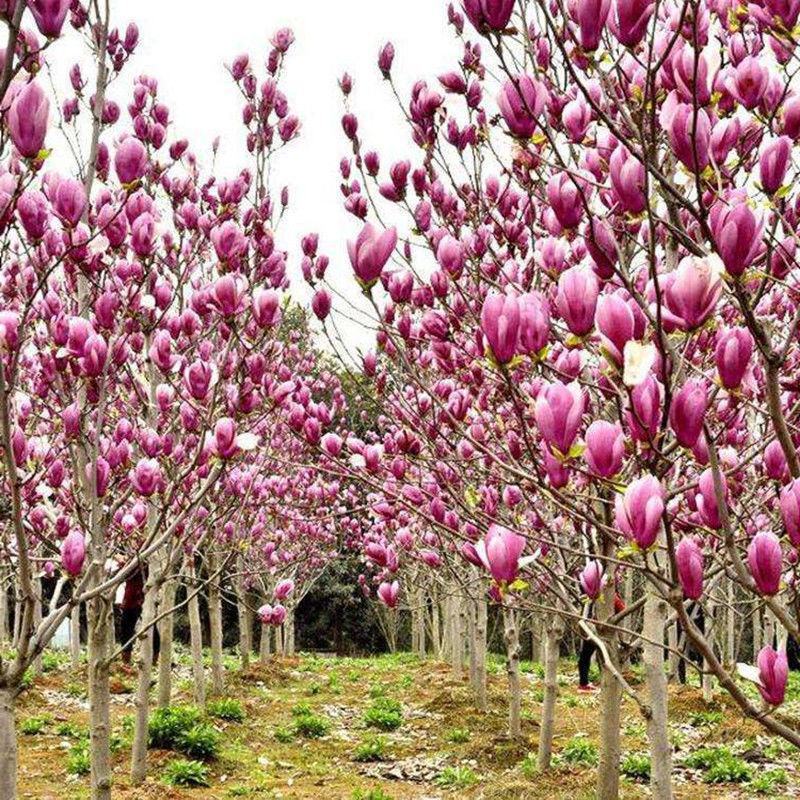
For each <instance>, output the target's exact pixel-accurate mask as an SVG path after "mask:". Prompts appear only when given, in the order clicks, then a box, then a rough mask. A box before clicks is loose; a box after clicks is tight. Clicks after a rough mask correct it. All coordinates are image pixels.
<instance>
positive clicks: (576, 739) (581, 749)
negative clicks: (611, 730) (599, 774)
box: [560, 735, 598, 767]
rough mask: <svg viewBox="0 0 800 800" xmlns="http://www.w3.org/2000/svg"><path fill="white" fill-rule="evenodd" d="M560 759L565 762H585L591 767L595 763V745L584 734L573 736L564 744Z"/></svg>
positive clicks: (596, 757)
mask: <svg viewBox="0 0 800 800" xmlns="http://www.w3.org/2000/svg"><path fill="white" fill-rule="evenodd" d="M560 757H561V760H562V761H564V762H565V763H567V764H586V765H587V766H590V767H593V766H595V765H596V764H597V760H598V756H597V745H596V744H594V742H590V741H589V740H588V739H587V738H586V737H585V736H582V735H578V736H573V737H572V738H571V739H570V740H569V741H568V742H567V743H566V745H564V749H563V750H562V751H561V753H560Z"/></svg>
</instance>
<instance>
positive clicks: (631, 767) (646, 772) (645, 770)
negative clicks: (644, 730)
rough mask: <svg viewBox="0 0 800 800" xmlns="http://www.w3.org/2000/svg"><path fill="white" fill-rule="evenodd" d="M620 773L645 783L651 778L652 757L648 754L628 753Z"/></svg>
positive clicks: (623, 759)
mask: <svg viewBox="0 0 800 800" xmlns="http://www.w3.org/2000/svg"><path fill="white" fill-rule="evenodd" d="M620 771H621V772H622V774H623V775H626V776H627V777H628V778H632V779H633V780H637V781H645V780H647V779H648V778H649V777H650V756H648V755H647V754H646V753H626V754H625V755H624V756H623V758H622V761H621V763H620Z"/></svg>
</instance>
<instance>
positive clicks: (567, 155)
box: [306, 0, 800, 798]
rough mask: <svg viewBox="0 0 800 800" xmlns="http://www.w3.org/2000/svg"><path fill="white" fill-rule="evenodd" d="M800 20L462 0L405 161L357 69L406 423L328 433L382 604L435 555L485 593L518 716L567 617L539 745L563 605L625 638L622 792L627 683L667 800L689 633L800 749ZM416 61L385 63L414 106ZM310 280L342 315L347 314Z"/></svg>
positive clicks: (394, 383) (411, 109) (708, 678)
mask: <svg viewBox="0 0 800 800" xmlns="http://www.w3.org/2000/svg"><path fill="white" fill-rule="evenodd" d="M798 11H800V9H798V8H795V7H793V6H789V5H785V4H780V3H776V2H772V0H766V2H764V3H762V4H751V5H749V6H747V7H744V6H737V5H735V4H730V3H724V2H693V3H688V2H680V0H678V1H677V2H664V3H657V4H656V3H649V2H646V0H642V2H637V1H636V0H633V1H630V0H613V2H612V0H575V1H574V2H570V3H568V4H566V5H562V4H559V3H556V2H534V1H533V0H520V1H519V2H514V0H465V2H464V4H463V8H455V7H453V6H450V7H449V9H448V20H449V23H450V25H451V26H452V28H453V29H454V31H455V33H456V35H457V36H458V37H459V39H460V41H461V43H462V46H463V49H462V51H461V54H460V57H459V58H458V60H457V62H456V63H454V65H453V69H452V70H451V71H449V72H447V73H445V74H442V75H440V76H438V78H437V80H436V81H435V82H426V81H423V80H420V81H418V82H417V83H416V84H414V86H413V88H412V90H411V94H410V98H409V99H407V100H400V103H401V110H402V114H403V116H404V118H405V121H406V123H407V125H408V127H409V133H410V138H411V140H412V142H413V145H414V146H415V147H416V148H417V150H418V155H417V157H416V158H415V159H414V160H413V161H412V160H398V161H395V162H394V163H391V164H390V165H388V168H387V166H386V165H385V164H383V163H382V160H381V157H380V155H379V153H378V152H377V151H376V150H371V149H369V148H368V143H366V142H363V141H362V138H361V135H360V131H359V120H358V117H357V113H356V111H357V106H355V105H353V106H352V108H351V103H353V102H354V101H353V99H352V94H351V93H352V90H353V83H352V80H351V79H350V78H349V76H344V77H343V78H342V80H341V82H340V85H341V88H342V91H343V94H344V97H345V101H346V104H347V106H348V108H347V111H346V113H345V116H344V117H343V119H342V127H343V130H344V133H345V135H346V137H347V139H348V140H349V142H350V144H351V146H352V156H351V157H348V158H345V159H344V160H343V161H342V163H341V167H340V170H341V176H342V191H343V193H344V195H345V208H346V209H347V211H348V212H350V213H351V214H352V215H353V216H355V217H356V218H357V220H359V223H360V224H361V225H362V228H361V230H360V233H359V234H358V236H357V238H356V239H354V240H353V241H352V242H351V243H350V246H349V257H350V261H351V264H352V268H353V271H354V274H355V278H356V280H357V282H358V285H359V286H360V288H361V290H362V291H363V293H364V295H366V298H367V302H368V303H369V305H370V307H371V308H372V310H373V312H374V314H373V320H372V324H373V325H377V327H378V333H377V337H376V351H375V352H372V353H369V354H367V356H366V357H365V358H364V365H363V369H364V373H365V374H367V375H368V376H371V377H372V378H373V381H374V395H375V402H376V403H378V404H379V407H380V412H379V416H378V418H377V424H376V425H375V428H374V430H373V431H371V432H368V433H366V434H363V433H360V434H359V435H355V434H354V433H352V432H348V431H342V430H330V431H329V432H327V433H326V434H325V435H324V436H323V437H322V440H321V445H322V448H323V450H324V451H325V452H326V454H328V455H329V456H330V457H331V458H332V459H336V461H337V463H338V465H339V469H340V470H341V471H342V474H346V475H348V476H349V477H350V478H355V479H357V480H359V481H361V483H362V484H363V485H364V486H365V487H367V490H368V492H369V493H370V494H369V497H370V503H371V507H372V509H373V511H374V513H375V514H376V524H375V525H374V526H373V530H372V533H371V534H370V536H369V537H368V539H367V541H366V542H365V544H364V548H365V555H366V557H367V558H368V559H369V560H370V561H371V562H372V563H374V564H376V565H377V566H378V567H379V568H380V570H382V572H380V573H378V575H377V578H376V580H378V581H379V582H380V585H379V591H378V594H379V596H380V597H381V599H382V600H383V601H384V603H386V604H387V605H389V606H394V605H396V604H397V603H398V601H399V598H402V597H403V595H404V594H407V595H408V602H407V605H410V606H412V607H413V606H414V602H413V600H412V599H411V588H412V585H413V583H414V581H415V580H416V578H415V576H416V575H418V574H419V570H420V569H421V568H422V567H421V566H420V565H424V569H425V570H429V571H434V572H436V573H438V575H439V576H440V579H441V580H442V581H445V582H446V583H447V584H448V585H449V586H451V587H452V591H454V592H456V593H467V594H468V596H470V597H472V598H474V599H475V600H477V601H478V604H480V602H481V600H482V599H483V598H485V596H486V591H485V590H486V587H487V582H488V592H489V596H490V597H491V599H492V601H494V602H495V603H497V604H498V605H499V606H500V607H501V609H502V614H503V618H504V621H505V634H506V643H507V649H508V664H509V667H508V668H509V679H510V687H511V695H512V701H511V715H510V727H511V732H512V734H516V733H518V732H519V730H520V727H519V726H520V723H519V720H520V715H519V674H518V666H517V661H518V658H519V621H520V613H521V612H523V611H530V610H535V611H536V612H537V614H538V615H539V616H540V617H541V618H543V619H544V620H545V622H546V630H547V636H546V641H547V643H548V644H549V648H548V650H549V654H548V658H547V662H548V666H547V675H546V687H547V688H546V692H545V703H544V711H543V722H542V730H541V741H540V753H539V756H540V759H539V763H540V765H541V766H546V765H547V764H548V762H549V748H550V742H549V737H551V736H552V710H553V700H554V698H555V692H556V681H555V668H556V660H557V656H558V643H559V638H560V631H561V628H562V627H563V621H564V620H569V621H571V622H572V623H574V624H575V625H577V626H578V628H579V629H580V631H581V634H582V635H583V636H584V637H587V638H590V639H591V640H592V641H593V642H595V644H596V645H597V646H598V647H599V649H600V652H601V655H602V664H603V669H602V683H601V707H602V712H601V713H602V718H601V736H602V747H601V758H600V764H599V769H598V795H599V796H601V797H616V796H617V794H618V791H619V786H618V775H619V752H620V749H619V748H620V742H619V707H620V699H621V696H622V693H625V694H627V695H629V696H630V697H632V698H633V699H634V700H635V701H636V702H637V703H638V704H639V707H640V708H641V710H642V713H643V715H644V717H645V718H646V720H647V726H648V733H649V737H650V742H651V750H652V777H651V782H652V791H653V795H654V797H658V798H668V797H671V794H672V789H671V777H670V773H671V747H670V743H669V739H668V736H667V696H666V680H667V675H666V672H665V669H664V667H665V663H664V662H665V659H668V660H669V661H670V664H673V663H674V661H675V660H676V659H677V658H678V657H681V656H682V654H683V653H684V652H685V647H682V646H681V642H683V643H684V645H690V646H691V648H692V649H694V650H695V651H696V652H698V653H699V654H700V656H701V657H702V666H701V667H700V672H701V673H702V676H703V682H704V688H705V689H706V691H707V692H710V690H711V688H712V684H711V682H712V679H713V680H716V681H717V682H718V684H719V685H720V686H721V687H723V688H724V689H725V690H726V691H727V692H728V693H729V694H730V696H731V697H732V699H733V700H734V701H735V702H736V704H737V705H738V706H739V707H740V708H741V710H742V712H743V713H744V714H746V715H747V716H749V717H752V718H754V719H756V720H758V721H759V722H760V723H761V724H762V725H763V726H764V727H765V728H767V729H768V730H770V731H771V732H773V733H775V734H778V735H780V736H782V737H784V738H785V739H787V740H788V741H790V742H792V743H794V744H796V745H798V744H800V732H798V731H797V730H796V729H795V728H794V727H793V726H792V725H791V724H789V723H788V722H787V721H786V720H785V719H783V718H782V717H781V714H780V710H779V707H780V705H781V703H782V701H783V697H784V690H785V686H786V680H787V657H786V650H785V647H786V640H787V636H796V635H797V632H798V630H797V627H798V623H797V619H798V617H797V595H796V591H795V578H796V563H797V551H796V547H798V546H800V512H798V509H799V508H800V505H798V499H800V482H798V480H799V479H800V461H799V460H798V454H797V445H798V442H799V441H800V438H799V437H798V429H797V413H796V407H797V396H796V393H797V391H798V388H800V386H799V385H798V382H797V379H796V375H795V372H796V369H797V364H798V358H800V351H798V348H797V345H796V342H797V327H798V322H800V307H799V306H798V299H799V298H798V295H797V289H796V286H797V270H796V262H795V253H796V249H797V247H796V244H797V243H796V238H795V233H794V229H795V227H796V224H797V214H798V208H799V207H798V202H800V198H798V196H797V193H796V190H795V188H794V184H793V179H794V173H793V159H792V155H793V148H794V144H795V139H796V138H797V137H798V136H800V115H799V114H798V112H799V111H800V95H798V94H797V93H796V89H795V86H794V84H793V75H794V71H795V65H796V53H795V41H794V36H793V30H794V27H795V25H796V23H797V18H798ZM393 58H394V49H393V47H392V46H391V45H386V46H385V47H384V48H383V49H382V50H381V52H380V55H379V68H380V70H381V72H382V73H383V75H384V77H385V78H386V79H387V81H388V82H389V84H390V87H391V89H392V91H393V92H394V94H395V95H396V96H397V97H398V98H401V97H402V92H401V89H400V88H399V87H396V86H395V85H394V82H393V80H392V65H393ZM368 220H369V221H368ZM306 277H307V279H308V280H309V282H310V283H311V284H312V285H313V286H314V287H315V292H316V294H315V305H314V310H315V312H316V313H317V315H318V316H319V317H320V318H321V319H323V320H326V324H327V323H328V322H330V324H333V320H334V319H335V314H336V313H337V312H343V313H350V309H349V308H347V309H346V308H345V305H347V304H348V301H347V298H346V297H341V298H340V300H339V301H337V307H336V308H334V310H333V313H332V312H331V308H332V303H331V299H332V296H333V294H334V287H333V286H328V287H326V286H324V285H322V283H323V282H324V276H319V275H316V274H314V273H313V271H310V272H309V273H308V274H307V275H306ZM345 357H346V356H345V355H344V354H342V358H343V360H344V359H345ZM404 575H408V576H409V577H408V586H407V587H406V588H405V589H404V588H403V585H404V577H403V576H404ZM618 592H619V594H620V595H625V596H626V598H627V600H628V603H627V606H626V607H624V608H623V607H622V606H623V604H622V603H621V602H619V600H620V599H622V598H616V597H615V596H616V595H617V593H618ZM615 600H617V602H615ZM740 617H742V618H744V619H745V620H746V629H747V631H748V634H749V635H748V636H737V635H736V629H737V628H740V627H741V623H740V622H739V619H740ZM477 618H478V617H477V614H475V615H474V616H473V618H472V621H470V622H469V623H468V624H469V626H470V630H471V631H473V632H474V631H475V630H476V628H477V626H476V625H475V622H476V621H477ZM452 624H453V625H455V624H457V623H455V621H454V622H453V623H452ZM720 633H721V635H720ZM621 643H624V644H625V650H627V649H631V648H633V649H634V650H637V649H638V650H640V651H641V656H640V657H641V659H642V661H643V663H644V667H645V670H644V671H645V677H646V680H645V684H644V689H643V690H640V689H639V688H637V687H634V686H632V685H630V683H629V682H628V681H627V680H626V678H625V676H624V674H623V671H622V669H621V667H622V664H623V655H624V653H623V648H622V646H621ZM454 649H457V648H454ZM457 657H458V658H459V659H460V658H461V652H458V655H457ZM737 662H740V663H739V665H738V667H737ZM749 682H752V683H754V684H755V687H753V686H752V685H751V683H749ZM756 689H757V691H756Z"/></svg>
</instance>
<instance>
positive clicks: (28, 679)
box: [21, 667, 33, 689]
mask: <svg viewBox="0 0 800 800" xmlns="http://www.w3.org/2000/svg"><path fill="white" fill-rule="evenodd" d="M21 685H22V688H23V689H30V688H31V686H33V667H28V669H26V670H25V674H24V675H23V676H22V683H21Z"/></svg>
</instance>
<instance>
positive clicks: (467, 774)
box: [435, 765, 478, 789]
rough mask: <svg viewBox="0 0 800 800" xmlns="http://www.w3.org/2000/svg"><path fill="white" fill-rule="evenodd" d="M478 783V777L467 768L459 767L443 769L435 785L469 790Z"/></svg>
mask: <svg viewBox="0 0 800 800" xmlns="http://www.w3.org/2000/svg"><path fill="white" fill-rule="evenodd" d="M477 782H478V776H477V775H476V774H475V773H474V772H473V771H472V770H471V769H470V768H469V767H463V766H461V765H459V766H457V767H445V768H444V769H443V770H442V771H441V774H440V775H439V777H438V778H436V781H435V783H436V785H437V786H441V787H445V788H450V789H469V787H470V786H474V785H475V784H476V783H477Z"/></svg>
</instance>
